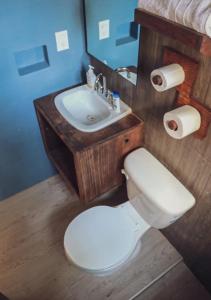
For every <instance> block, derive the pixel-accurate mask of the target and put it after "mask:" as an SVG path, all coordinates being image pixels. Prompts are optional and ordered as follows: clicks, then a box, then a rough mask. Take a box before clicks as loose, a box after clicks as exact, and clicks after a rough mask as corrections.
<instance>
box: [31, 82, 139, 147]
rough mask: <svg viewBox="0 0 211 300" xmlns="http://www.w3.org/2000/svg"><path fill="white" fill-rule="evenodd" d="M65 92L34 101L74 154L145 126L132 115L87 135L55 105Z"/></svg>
mask: <svg viewBox="0 0 211 300" xmlns="http://www.w3.org/2000/svg"><path fill="white" fill-rule="evenodd" d="M72 88H73V87H72ZM68 89H70V88H68ZM66 90H67V89H66ZM63 91H64V90H62V91H58V92H56V93H52V94H50V95H47V96H45V97H42V98H39V99H37V100H35V101H34V104H35V108H36V109H37V110H38V111H39V112H40V113H41V114H42V115H43V116H44V118H45V119H46V120H47V121H48V123H49V124H50V125H51V127H52V128H53V129H54V130H55V132H56V133H57V134H58V135H59V137H60V138H61V139H62V140H63V142H64V143H65V144H66V146H67V147H68V148H69V149H70V150H71V151H72V152H76V151H80V150H83V149H84V148H87V147H90V146H93V145H94V144H98V143H102V142H105V141H107V140H109V139H110V138H111V137H114V136H116V135H118V134H119V133H120V132H121V133H123V132H127V131H128V130H130V129H132V128H134V127H136V126H137V125H141V127H143V126H144V122H143V121H142V120H141V119H140V118H138V117H137V116H136V115H134V114H133V113H132V114H130V115H128V116H126V117H125V118H123V119H121V120H119V121H118V122H116V123H114V124H111V125H110V126H108V127H106V128H104V129H102V130H99V131H97V132H92V133H86V132H82V131H79V130H77V129H76V128H74V127H73V126H71V125H70V124H69V123H68V122H67V121H66V120H65V119H64V118H63V117H62V115H61V114H60V113H59V111H58V110H57V108H56V106H55V104H54V98H55V97H56V95H58V94H60V93H61V92H63Z"/></svg>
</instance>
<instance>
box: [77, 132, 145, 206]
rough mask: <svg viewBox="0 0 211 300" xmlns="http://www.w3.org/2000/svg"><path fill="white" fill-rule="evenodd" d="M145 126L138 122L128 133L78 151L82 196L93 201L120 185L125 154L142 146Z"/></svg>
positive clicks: (86, 200) (85, 199)
mask: <svg viewBox="0 0 211 300" xmlns="http://www.w3.org/2000/svg"><path fill="white" fill-rule="evenodd" d="M142 142H143V127H142V126H137V127H135V128H132V129H130V130H127V131H126V132H125V133H122V134H119V135H118V136H116V137H113V138H111V139H109V140H108V141H106V142H104V143H99V144H97V145H94V146H93V147H91V148H87V149H84V150H83V151H80V152H78V153H77V154H76V155H75V166H76V168H75V169H76V174H77V182H78V186H79V194H80V199H81V200H83V201H84V202H90V201H92V200H94V199H95V198H96V197H98V196H100V195H102V194H104V193H106V192H108V191H110V190H112V189H113V188H115V187H118V186H120V185H121V184H122V182H123V179H124V177H123V176H122V174H121V169H122V168H123V164H124V158H125V157H126V155H127V154H128V153H130V152H131V151H132V150H134V149H136V148H139V147H140V146H142Z"/></svg>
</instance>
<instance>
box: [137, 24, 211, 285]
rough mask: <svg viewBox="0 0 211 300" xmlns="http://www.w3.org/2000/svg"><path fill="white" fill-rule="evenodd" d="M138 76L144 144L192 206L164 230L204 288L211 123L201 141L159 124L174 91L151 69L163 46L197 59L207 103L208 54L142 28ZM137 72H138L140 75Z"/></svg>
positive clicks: (208, 264)
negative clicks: (157, 84) (158, 86)
mask: <svg viewBox="0 0 211 300" xmlns="http://www.w3.org/2000/svg"><path fill="white" fill-rule="evenodd" d="M141 40H142V48H141V53H140V57H139V68H138V69H139V77H140V78H139V81H138V86H137V90H136V91H135V93H136V96H135V97H134V99H135V100H134V102H133V110H134V112H135V113H137V114H138V115H139V116H141V117H142V118H143V119H144V121H145V146H146V147H147V148H148V149H149V150H150V151H151V152H152V153H153V154H154V155H155V156H156V157H157V158H158V159H159V160H160V161H161V162H163V163H164V164H165V165H166V166H167V167H168V169H169V170H170V171H171V172H173V173H174V174H175V175H176V176H177V178H178V179H179V180H180V181H181V182H182V183H183V184H184V185H185V186H186V187H187V188H188V189H189V190H190V191H191V192H192V193H193V194H194V196H195V197H196V201H197V203H196V206H195V207H194V208H193V209H192V210H191V211H190V212H188V213H187V214H186V215H185V216H184V217H183V218H181V219H180V220H179V221H178V222H176V223H175V224H173V225H171V226H170V227H168V228H167V229H165V230H164V231H163V232H164V234H165V235H166V237H167V238H168V239H169V240H170V241H171V242H172V243H173V244H174V245H175V247H176V248H177V249H178V250H179V251H180V253H181V254H182V255H183V256H184V259H185V261H186V262H187V263H188V265H189V266H190V267H191V269H192V270H193V271H194V273H195V274H196V275H198V277H199V278H200V279H201V281H202V282H204V283H205V284H206V285H207V287H209V286H211V250H210V249H211V128H209V132H208V136H207V137H206V138H205V139H204V140H202V141H200V140H197V139H195V138H194V137H193V136H190V137H186V138H185V139H183V140H181V141H178V140H174V139H172V138H171V137H169V136H168V135H167V134H166V132H165V130H164V127H163V124H162V118H163V114H164V113H165V112H166V111H168V110H169V109H171V107H172V108H173V103H174V100H175V96H176V93H175V90H174V89H173V90H171V91H167V92H164V93H158V92H156V91H155V90H154V89H153V87H152V86H151V83H150V81H149V76H150V72H151V71H152V70H153V69H154V68H156V67H159V66H161V64H162V55H163V47H164V46H169V47H172V48H173V49H175V50H177V51H180V52H181V53H183V54H185V55H188V56H190V57H191V58H193V59H196V60H197V61H199V62H200V72H199V75H198V78H197V81H196V84H195V87H194V91H193V96H194V97H195V98H199V99H200V101H201V102H202V103H204V104H206V105H207V106H208V107H210V108H211V85H210V83H211V58H207V57H203V56H201V55H200V54H199V53H198V52H196V51H195V50H194V49H191V48H187V47H185V46H184V45H182V44H180V43H179V42H176V41H174V40H172V39H170V38H167V37H165V36H163V35H160V34H158V33H153V32H152V31H150V30H148V29H145V28H144V29H142V36H141ZM140 74H141V75H140Z"/></svg>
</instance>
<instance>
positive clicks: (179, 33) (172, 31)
mask: <svg viewBox="0 0 211 300" xmlns="http://www.w3.org/2000/svg"><path fill="white" fill-rule="evenodd" d="M135 22H136V23H138V24H140V25H141V26H143V27H146V28H149V29H151V30H153V31H156V32H159V33H161V34H164V35H166V36H169V37H170V38H172V39H174V40H177V41H179V42H182V43H183V44H185V45H186V46H188V47H191V48H194V49H195V50H197V51H199V52H200V53H201V54H203V55H205V56H210V57H211V39H210V38H209V37H207V36H206V35H204V34H201V33H199V32H197V31H195V30H192V29H189V28H187V27H185V26H182V25H180V24H177V23H175V22H172V21H169V20H167V19H164V18H162V17H159V16H156V15H154V14H151V13H149V12H146V11H144V10H142V9H140V8H137V9H136V10H135Z"/></svg>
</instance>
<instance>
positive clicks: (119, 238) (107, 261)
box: [64, 206, 137, 271]
mask: <svg viewBox="0 0 211 300" xmlns="http://www.w3.org/2000/svg"><path fill="white" fill-rule="evenodd" d="M136 244H137V237H136V234H135V230H134V224H133V222H132V220H130V218H128V217H127V216H125V214H124V212H123V211H122V210H121V209H119V208H112V207H109V206H97V207H94V208H91V209H88V210H86V211H85V212H83V213H82V214H80V215H79V216H78V217H76V218H75V219H74V220H73V221H72V222H71V223H70V225H69V226H68V228H67V230H66V233H65V237H64V248H65V252H66V255H67V257H68V258H69V259H70V260H71V261H72V262H73V263H74V264H76V265H77V266H79V267H81V268H83V269H86V270H89V271H106V270H108V269H110V268H114V267H116V266H118V265H119V264H121V263H122V262H124V261H125V260H126V259H127V258H128V257H129V256H130V255H131V254H132V252H133V251H134V250H135V248H136Z"/></svg>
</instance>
